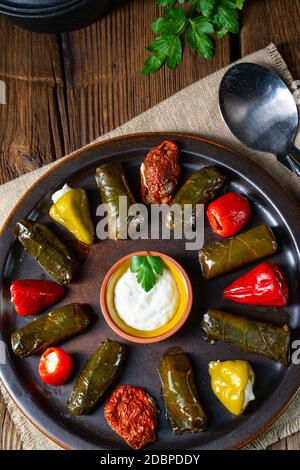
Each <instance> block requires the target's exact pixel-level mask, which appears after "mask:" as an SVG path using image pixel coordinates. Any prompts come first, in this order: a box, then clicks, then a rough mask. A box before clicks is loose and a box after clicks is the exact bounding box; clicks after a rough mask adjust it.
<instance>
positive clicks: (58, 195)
mask: <svg viewBox="0 0 300 470" xmlns="http://www.w3.org/2000/svg"><path fill="white" fill-rule="evenodd" d="M71 189H72V188H70V186H69V185H67V183H66V184H64V186H63V187H62V188H61V189H59V190H58V191H56V193H54V194H52V201H53V202H54V204H55V203H56V202H57V201H58V200H59V199H60V198H61V197H62V196H63V195H64V194H66V193H67V192H68V191H70V190H71Z"/></svg>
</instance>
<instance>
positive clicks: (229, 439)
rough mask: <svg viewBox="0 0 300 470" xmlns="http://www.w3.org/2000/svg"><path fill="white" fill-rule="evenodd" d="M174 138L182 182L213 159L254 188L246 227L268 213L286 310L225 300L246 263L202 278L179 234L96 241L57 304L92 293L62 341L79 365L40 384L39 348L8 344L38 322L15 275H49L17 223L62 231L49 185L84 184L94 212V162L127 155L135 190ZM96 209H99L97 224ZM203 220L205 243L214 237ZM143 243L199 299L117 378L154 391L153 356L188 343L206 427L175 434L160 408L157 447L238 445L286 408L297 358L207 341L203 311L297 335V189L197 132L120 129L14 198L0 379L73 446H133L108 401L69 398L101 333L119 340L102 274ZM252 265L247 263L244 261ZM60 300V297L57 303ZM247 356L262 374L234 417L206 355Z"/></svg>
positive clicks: (1, 264) (5, 243)
mask: <svg viewBox="0 0 300 470" xmlns="http://www.w3.org/2000/svg"><path fill="white" fill-rule="evenodd" d="M167 138H168V139H173V140H175V141H176V142H177V143H178V144H179V146H180V148H181V166H182V181H184V180H185V179H186V178H187V176H189V175H190V174H191V172H193V171H195V170H197V169H198V168H200V167H201V166H203V165H209V164H215V165H217V167H218V168H219V169H220V170H221V172H222V173H224V175H226V176H227V177H228V185H227V188H226V189H230V190H236V191H238V192H240V193H242V194H244V195H245V196H247V197H249V199H250V201H251V208H252V213H253V215H252V218H251V222H250V223H249V224H248V226H247V228H250V227H251V226H254V225H257V224H259V223H262V222H265V223H267V224H269V225H270V226H271V227H272V229H273V230H274V233H275V235H276V238H277V240H278V244H279V250H278V253H277V254H276V255H274V256H273V257H272V261H275V262H277V263H278V264H279V265H280V266H281V267H282V269H283V271H284V273H285V275H286V277H287V281H288V284H289V287H290V291H291V295H290V302H289V305H288V307H287V308H285V309H284V310H279V309H264V308H256V309H254V308H252V307H250V308H249V307H246V308H245V307H243V306H242V305H237V304H235V305H233V304H231V303H230V302H226V301H223V300H222V296H221V292H222V289H223V288H224V287H225V286H227V285H228V284H229V283H230V282H231V281H232V280H233V279H234V278H236V277H237V275H240V274H242V273H243V272H244V271H245V269H242V270H239V271H238V272H236V273H233V274H227V275H225V276H222V277H221V278H219V279H216V280H212V281H204V279H203V278H202V276H201V271H200V266H199V263H198V259H197V253H196V252H193V251H188V252H186V251H185V250H184V242H182V241H171V242H170V241H160V240H156V241H153V242H152V241H132V240H128V241H118V242H116V241H112V240H106V241H97V243H95V244H94V245H93V246H92V248H91V250H90V252H89V255H88V257H87V259H86V261H85V263H84V264H83V266H82V270H81V273H80V276H79V277H78V279H76V281H75V282H73V283H72V284H71V286H70V288H69V289H68V291H67V294H66V296H65V298H63V299H62V300H61V302H60V304H66V303H69V302H83V303H84V302H85V303H88V304H90V305H91V307H92V309H93V310H94V312H95V313H97V315H98V317H99V318H98V321H97V323H96V324H95V325H94V327H93V328H92V329H90V331H88V332H87V333H85V334H83V335H81V336H78V337H76V338H74V339H72V340H70V341H68V342H66V343H65V344H64V345H63V346H64V348H65V349H66V351H68V352H69V353H71V354H72V355H73V356H74V359H75V365H76V367H75V372H74V374H73V376H72V377H71V380H70V381H69V383H68V384H67V385H66V386H63V387H58V388H54V387H52V388H51V387H48V386H46V385H44V384H42V383H41V381H40V380H39V377H38V373H37V366H38V361H39V358H38V357H31V358H28V359H18V358H16V357H15V356H14V355H13V353H12V351H11V347H10V334H11V332H12V331H13V330H14V329H15V328H16V327H19V326H22V325H24V324H25V323H27V322H29V321H31V319H29V318H26V319H24V318H21V317H18V316H16V315H15V312H14V308H13V305H12V304H11V303H10V301H9V299H10V295H9V286H10V283H11V281H12V280H13V279H22V278H43V277H44V274H43V272H42V271H41V269H40V268H39V266H38V265H37V264H36V263H35V261H33V260H32V258H31V257H30V256H29V255H28V254H26V253H25V252H24V250H23V249H22V248H21V246H20V244H19V243H18V242H17V241H16V240H15V239H14V237H13V234H12V233H13V227H14V225H15V223H16V222H17V221H18V220H19V219H20V218H21V217H30V218H31V219H33V220H38V221H42V222H47V223H49V224H50V225H51V226H52V227H53V228H54V229H55V231H56V232H57V233H59V234H60V235H61V236H62V237H63V238H64V239H68V238H70V237H69V235H68V233H67V232H66V231H65V230H64V229H63V228H61V227H59V226H58V225H55V224H54V223H52V222H51V221H50V218H49V216H48V210H49V206H50V198H51V194H52V193H53V192H54V190H56V189H57V188H58V187H61V185H62V184H63V183H64V182H66V181H67V182H68V183H69V184H70V185H71V186H82V187H84V188H86V189H87V191H88V195H89V199H90V202H91V206H92V210H93V214H95V209H96V207H97V205H98V204H99V192H98V190H97V187H96V183H95V178H94V175H95V168H96V166H97V165H98V164H99V163H103V162H105V161H108V160H110V161H112V160H121V161H122V162H124V165H125V167H126V173H127V175H128V178H129V181H130V183H131V187H132V189H133V191H134V192H135V194H136V196H137V198H138V192H139V165H140V163H141V161H142V160H143V158H144V157H145V155H146V154H147V151H148V150H149V149H150V148H151V147H152V146H154V145H157V144H158V143H160V142H161V141H162V140H164V139H167ZM96 222H97V218H96V217H95V223H96ZM213 239H214V236H213V235H212V233H211V231H210V229H209V227H206V232H205V241H206V243H207V242H209V241H211V240H213ZM137 250H154V251H161V252H164V253H166V254H168V255H170V256H172V257H174V258H175V259H176V260H177V261H178V262H179V263H180V264H181V265H182V266H183V267H184V269H185V270H186V272H187V273H188V275H189V276H190V279H191V282H192V287H193V291H194V304H193V308H192V311H191V314H190V316H189V319H188V321H187V322H186V323H185V325H184V326H183V327H182V328H181V330H180V331H178V332H177V333H176V334H175V335H174V336H172V337H171V338H169V339H167V340H165V341H163V342H161V343H156V344H149V345H139V344H133V343H128V344H127V346H128V357H127V362H126V365H125V367H124V369H123V372H122V374H121V376H120V377H119V383H120V384H134V385H139V386H142V387H145V389H146V390H147V391H148V392H149V393H150V394H151V395H152V396H153V397H155V399H156V400H157V404H158V407H159V408H160V410H162V411H163V409H164V408H163V404H162V401H161V398H160V382H159V378H158V375H157V372H156V365H157V363H158V360H159V359H160V357H161V355H162V353H163V351H164V350H165V349H166V348H167V347H169V346H173V345H179V346H181V347H182V348H183V349H184V350H185V351H186V352H187V353H189V354H190V356H191V358H192V361H193V364H194V368H195V371H196V378H197V384H198V389H199V394H200V398H201V402H202V404H203V407H204V409H205V410H206V412H207V416H208V428H207V431H205V432H202V433H200V434H190V435H188V434H187V435H184V436H175V435H173V434H172V433H171V432H170V431H169V429H168V425H167V422H166V419H165V416H164V412H162V413H161V415H160V418H159V428H158V436H157V442H155V443H153V444H151V445H150V446H149V450H151V449H153V450H156V449H163V450H166V449H174V450H175V449H229V448H238V447H241V446H243V445H244V444H246V443H248V442H249V441H251V440H252V439H253V438H255V437H256V436H257V435H258V434H259V433H260V432H262V431H263V430H265V429H266V428H267V427H268V426H270V424H271V423H272V422H273V421H274V420H275V419H276V418H277V417H278V416H279V415H280V413H282V411H283V410H284V409H285V408H286V406H287V405H288V403H289V401H290V400H291V399H292V397H293V396H294V394H295V393H296V391H297V390H298V388H299V385H300V374H299V367H298V368H297V366H296V365H290V366H289V367H288V368H286V369H284V368H283V367H282V366H281V365H279V364H276V363H275V362H272V361H270V360H268V359H264V358H262V357H259V356H255V355H252V354H247V353H244V352H242V351H241V350H239V349H237V348H235V347H233V346H230V345H225V344H222V343H218V344H215V345H210V344H208V343H206V342H204V341H203V338H202V334H201V331H200V321H201V318H202V316H203V314H204V312H205V311H206V309H207V308H208V307H212V308H223V309H227V310H228V311H230V310H231V311H233V312H237V313H239V312H240V313H242V312H245V313H247V314H248V315H249V316H252V317H258V318H261V319H264V320H267V321H272V322H274V323H276V324H283V323H285V322H288V323H289V324H290V326H291V327H292V328H293V338H299V336H300V289H299V279H300V277H299V268H298V266H300V254H299V251H300V213H299V209H298V207H297V205H296V203H295V202H294V200H293V199H292V198H290V197H289V196H288V195H287V194H285V193H284V191H283V190H282V189H281V188H280V186H279V185H278V184H277V183H276V182H275V181H274V180H273V179H272V178H271V177H270V176H269V175H268V174H267V173H265V172H264V171H263V170H262V169H261V168H259V167H258V166H256V165H255V164H254V163H251V162H249V161H248V160H246V159H244V158H243V157H241V156H238V155H237V154H235V153H234V152H232V151H230V150H227V149H225V148H223V147H222V146H219V145H215V144H212V143H210V142H208V141H205V140H202V139H200V138H196V137H188V136H183V135H176V134H143V135H139V134H138V135H131V136H125V137H120V138H117V139H114V140H109V141H106V142H104V143H100V144H95V145H90V146H89V147H88V148H87V149H85V150H84V151H81V152H77V153H76V154H74V155H72V156H71V157H69V158H67V159H65V160H63V161H62V162H60V163H58V164H57V165H56V166H55V167H54V168H53V169H52V170H51V171H49V172H48V173H46V175H44V176H43V177H42V178H41V179H40V180H39V181H38V182H37V183H36V184H35V185H34V186H33V187H32V188H31V189H30V190H29V191H28V192H27V194H26V195H25V197H24V198H22V200H21V201H20V202H19V204H17V206H16V207H15V209H14V211H13V213H12V214H11V215H10V217H9V219H8V220H7V221H6V224H5V226H4V229H3V232H2V236H1V260H0V273H1V288H2V289H1V314H0V329H1V333H0V335H1V336H0V337H1V339H2V340H3V341H5V343H6V344H7V363H6V364H5V365H2V366H1V378H2V380H3V382H4V384H5V386H6V388H7V390H8V391H9V393H10V395H11V396H12V398H13V399H14V401H15V402H16V403H17V405H18V406H19V407H20V408H21V409H22V411H23V412H24V413H25V414H26V415H27V416H28V418H29V419H30V420H31V421H32V422H33V423H34V424H35V425H36V426H37V427H38V428H39V429H40V430H42V431H43V432H44V433H45V434H47V435H48V436H49V437H50V438H51V439H53V440H54V441H56V442H58V443H59V444H60V445H61V446H62V447H65V448H72V449H126V448H127V447H126V445H125V444H124V443H123V442H122V441H121V439H120V438H119V437H118V436H117V435H116V434H115V433H114V432H113V431H112V430H111V429H110V428H109V426H108V425H107V423H106V422H105V420H104V417H103V405H101V406H99V407H98V408H97V409H96V410H95V411H94V412H93V413H92V414H91V415H89V416H82V417H73V416H71V415H70V414H69V413H68V410H67V407H66V402H67V399H68V397H69V395H70V392H71V389H72V385H73V383H74V379H75V376H76V375H77V374H78V371H79V369H80V368H81V367H82V365H83V364H84V362H85V361H86V360H87V359H88V358H89V357H90V355H91V354H92V353H93V351H94V350H95V349H96V347H97V346H98V344H99V342H100V341H101V340H102V339H104V338H107V337H108V338H111V339H116V340H119V338H118V337H117V336H116V335H115V333H114V332H113V331H112V330H111V329H110V327H109V326H108V325H107V323H106V321H105V320H104V318H103V316H102V314H101V311H100V307H99V289H100V285H101V282H102V280H103V278H104V276H105V274H106V272H107V271H108V269H109V268H110V267H111V266H112V264H113V263H114V262H115V261H116V260H117V259H118V258H120V257H122V256H124V255H126V254H127V253H130V252H133V251H137ZM246 269H249V266H248V267H247V268H246ZM58 305H59V304H58ZM216 359H220V360H227V359H246V360H249V361H250V362H251V364H252V366H253V369H254V371H255V374H256V384H255V395H256V400H255V402H252V403H251V404H250V406H249V407H248V409H247V410H246V412H245V413H244V415H243V416H241V417H238V418H237V417H234V416H232V415H231V414H230V413H229V412H227V411H226V410H225V408H224V407H223V406H222V405H221V404H220V403H219V402H218V400H217V399H216V397H215V396H214V395H213V393H212V391H211V387H210V380H209V375H208V370H207V369H208V362H209V361H211V360H216Z"/></svg>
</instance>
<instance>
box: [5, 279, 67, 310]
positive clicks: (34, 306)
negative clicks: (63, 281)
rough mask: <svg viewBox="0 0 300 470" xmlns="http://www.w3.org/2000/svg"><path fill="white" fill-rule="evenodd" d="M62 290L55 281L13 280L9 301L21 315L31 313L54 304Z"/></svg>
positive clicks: (62, 292) (62, 293) (61, 294)
mask: <svg viewBox="0 0 300 470" xmlns="http://www.w3.org/2000/svg"><path fill="white" fill-rule="evenodd" d="M64 292H65V289H64V288H63V287H62V286H60V285H58V284H56V283H55V282H52V281H42V280H39V279H24V280H18V281H13V282H12V284H11V286H10V293H11V301H12V303H13V304H14V306H15V309H16V312H17V313H18V314H19V315H21V316H22V317H25V316H27V315H33V314H34V313H37V312H40V311H41V310H43V309H44V308H46V307H49V306H50V305H53V304H55V302H57V301H58V300H59V299H60V298H61V297H62V296H63V295H64Z"/></svg>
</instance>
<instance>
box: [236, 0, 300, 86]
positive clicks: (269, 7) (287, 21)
mask: <svg viewBox="0 0 300 470" xmlns="http://www.w3.org/2000/svg"><path fill="white" fill-rule="evenodd" d="M242 18H243V28H242V31H241V35H240V49H241V55H242V56H244V55H247V54H250V53H251V52H254V51H256V50H258V49H261V48H263V47H265V46H267V45H268V44H269V43H270V42H274V43H275V44H276V46H277V47H278V49H279V51H280V52H281V54H282V55H283V57H284V59H285V60H286V62H287V65H288V67H289V69H290V71H291V72H292V74H293V76H294V78H295V79H299V77H300V35H299V21H300V2H297V1H296V2H295V0H251V1H247V2H246V3H245V8H244V10H243V14H242Z"/></svg>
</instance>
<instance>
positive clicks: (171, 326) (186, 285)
mask: <svg viewBox="0 0 300 470" xmlns="http://www.w3.org/2000/svg"><path fill="white" fill-rule="evenodd" d="M138 255H152V256H160V257H161V258H162V259H163V261H164V263H165V264H166V266H167V267H168V269H169V270H170V271H171V273H172V275H173V277H174V279H175V281H176V283H177V287H178V290H179V305H178V308H177V311H176V313H175V315H174V316H173V318H172V319H171V320H170V321H169V322H168V323H167V324H166V325H163V326H161V327H160V328H157V329H156V330H151V331H149V330H147V331H145V330H137V329H135V328H132V327H130V326H128V325H126V323H124V321H123V320H122V319H121V318H120V317H119V315H118V314H117V311H116V309H115V305H114V287H115V285H116V282H117V281H118V279H119V278H120V277H121V276H122V275H123V274H124V273H125V272H126V271H127V269H128V268H129V265H130V259H131V257H132V256H138ZM192 303H193V291H192V286H191V283H190V280H189V278H188V275H187V274H186V272H185V270H184V269H183V268H182V267H181V266H180V264H179V263H177V261H175V260H174V259H173V258H171V257H170V256H167V255H165V254H163V253H157V252H154V251H151V252H149V251H139V252H135V253H130V254H128V255H126V256H124V257H123V258H121V259H119V260H118V261H117V262H116V263H115V264H114V265H113V266H112V267H111V268H110V269H109V271H108V272H107V274H106V276H105V278H104V280H103V282H102V285H101V289H100V305H101V310H102V313H103V316H104V318H105V320H106V321H107V323H108V324H109V326H110V327H111V328H112V329H113V330H114V331H115V333H117V334H118V335H119V336H121V337H122V338H124V339H127V340H128V341H132V342H134V343H144V344H147V343H157V342H159V341H163V340H164V339H166V338H169V337H170V336H172V335H174V333H176V331H178V330H179V329H180V328H181V327H182V325H183V324H184V323H185V321H186V320H187V318H188V316H189V314H190V311H191V308H192Z"/></svg>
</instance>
